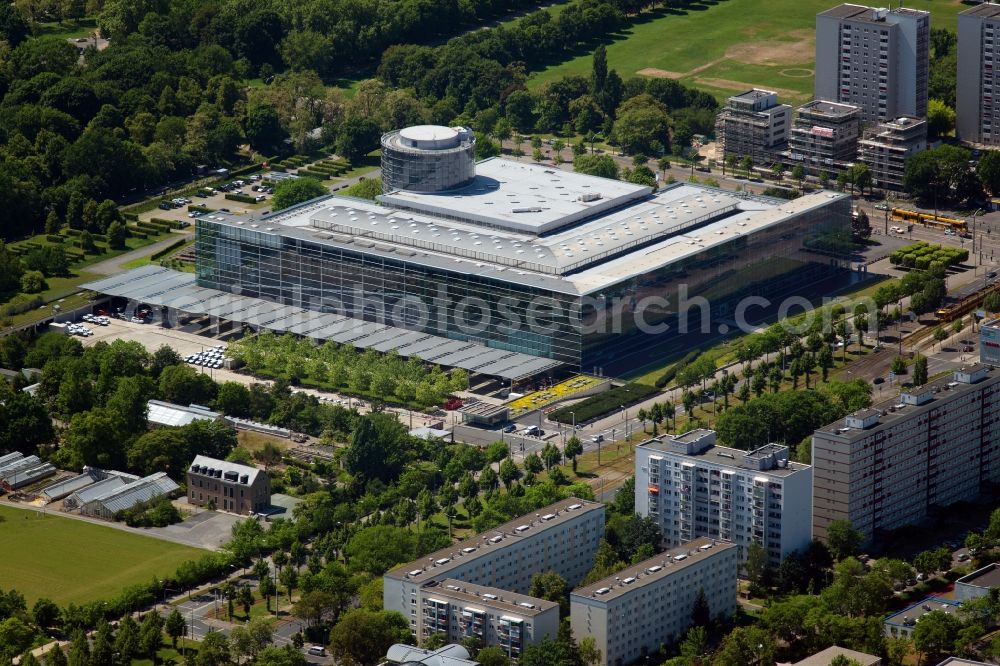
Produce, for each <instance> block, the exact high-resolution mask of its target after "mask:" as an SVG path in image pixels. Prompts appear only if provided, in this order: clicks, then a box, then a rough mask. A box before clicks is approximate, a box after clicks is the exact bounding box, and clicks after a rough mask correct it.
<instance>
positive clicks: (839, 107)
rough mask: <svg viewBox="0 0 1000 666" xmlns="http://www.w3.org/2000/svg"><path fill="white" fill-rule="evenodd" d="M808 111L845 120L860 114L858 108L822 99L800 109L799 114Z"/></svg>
mask: <svg viewBox="0 0 1000 666" xmlns="http://www.w3.org/2000/svg"><path fill="white" fill-rule="evenodd" d="M803 111H806V112H808V113H812V114H815V115H825V116H831V117H833V118H836V119H843V118H846V117H847V116H850V115H852V114H858V113H860V110H859V109H858V107H856V106H853V105H851V104H840V103H839V102H827V101H826V100H822V99H814V100H813V101H811V102H806V103H805V104H803V105H802V106H800V107H799V113H801V112H803Z"/></svg>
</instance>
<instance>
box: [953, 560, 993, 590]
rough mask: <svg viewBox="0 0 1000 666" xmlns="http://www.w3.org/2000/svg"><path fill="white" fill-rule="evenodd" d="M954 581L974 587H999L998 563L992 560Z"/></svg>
mask: <svg viewBox="0 0 1000 666" xmlns="http://www.w3.org/2000/svg"><path fill="white" fill-rule="evenodd" d="M955 583H956V584H957V583H962V584H963V585H973V586H975V587H987V588H992V587H1000V564H997V563H996V562H993V563H991V564H987V565H986V566H985V567H983V568H982V569H977V570H976V571H973V572H972V573H970V574H968V575H967V576H962V577H961V578H959V579H958V580H956V581H955Z"/></svg>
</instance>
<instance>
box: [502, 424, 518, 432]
mask: <svg viewBox="0 0 1000 666" xmlns="http://www.w3.org/2000/svg"><path fill="white" fill-rule="evenodd" d="M515 430H517V426H516V425H515V424H513V423H508V424H507V425H505V426H504V427H503V431H504V432H514V431H515Z"/></svg>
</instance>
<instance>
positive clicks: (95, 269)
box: [86, 232, 194, 275]
mask: <svg viewBox="0 0 1000 666" xmlns="http://www.w3.org/2000/svg"><path fill="white" fill-rule="evenodd" d="M181 238H184V239H190V238H194V233H193V232H189V233H172V234H171V236H170V238H167V239H165V240H161V241H158V242H156V243H153V244H152V245H147V246H146V247H140V248H139V249H138V250H132V251H131V252H126V253H125V254H120V255H118V256H117V257H114V258H112V259H105V260H104V261H99V262H97V263H96V264H91V265H90V266H87V268H86V271H87V272H88V273H96V274H98V275H114V274H116V273H121V272H122V271H124V270H125V268H123V265H124V264H127V263H128V262H130V261H135V260H136V259H142V258H143V257H148V256H149V255H151V254H154V253H156V252H159V251H160V250H162V249H164V248H166V247H168V246H170V245H171V244H173V243H176V242H177V241H178V239H181Z"/></svg>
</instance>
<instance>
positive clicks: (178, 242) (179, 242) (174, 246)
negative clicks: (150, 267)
mask: <svg viewBox="0 0 1000 666" xmlns="http://www.w3.org/2000/svg"><path fill="white" fill-rule="evenodd" d="M184 243H187V239H186V238H179V239H177V240H176V241H174V242H173V243H171V244H170V245H168V246H167V247H165V248H163V249H162V250H159V251H157V252H154V253H153V254H151V255H150V257H149V258H150V259H151V260H152V261H157V260H159V259H162V258H163V257H165V256H167V255H168V254H170V253H171V252H173V251H174V250H176V249H177V248H179V247H181V246H182V245H184Z"/></svg>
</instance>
